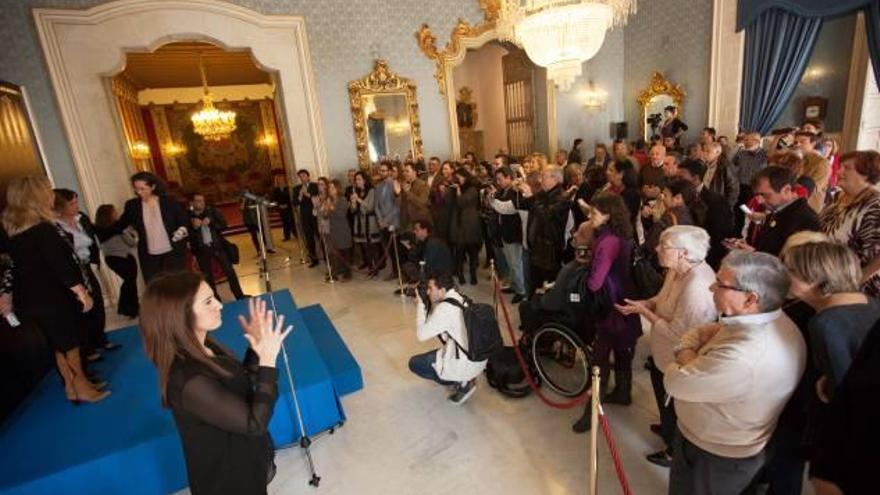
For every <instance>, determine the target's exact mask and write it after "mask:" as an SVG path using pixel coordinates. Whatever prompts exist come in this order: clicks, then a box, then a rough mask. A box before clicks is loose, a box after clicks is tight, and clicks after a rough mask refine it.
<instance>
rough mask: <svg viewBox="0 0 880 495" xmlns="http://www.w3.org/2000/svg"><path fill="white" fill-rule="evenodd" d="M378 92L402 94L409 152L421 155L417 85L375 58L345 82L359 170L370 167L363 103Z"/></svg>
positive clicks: (415, 155)
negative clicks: (357, 76) (360, 75)
mask: <svg viewBox="0 0 880 495" xmlns="http://www.w3.org/2000/svg"><path fill="white" fill-rule="evenodd" d="M378 95H389V96H393V95H401V96H403V97H404V98H405V99H406V109H407V115H408V119H409V132H410V140H411V151H412V156H413V159H414V160H418V159H420V158H422V157H423V155H424V151H423V149H422V133H421V125H420V123H419V103H418V101H417V99H416V85H415V83H414V82H413V81H412V80H411V79H407V78H405V77H401V76H399V75H397V74H395V73H394V72H392V71H391V69H389V68H388V63H387V62H386V61H385V60H381V59H379V60H376V61H375V64H374V67H373V71H372V72H370V73H369V74H367V75H366V76H364V77H363V78H361V79H358V80H356V81H351V82H350V83H348V96H349V100H350V103H351V118H352V123H353V125H354V136H355V145H356V147H357V155H358V165H359V166H360V168H361V169H368V168H369V167H370V163H371V160H370V155H369V137H368V128H367V115H366V113H365V109H366V108H365V102H366V100H367V98H375V97H376V96H378Z"/></svg>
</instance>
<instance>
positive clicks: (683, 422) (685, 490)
mask: <svg viewBox="0 0 880 495" xmlns="http://www.w3.org/2000/svg"><path fill="white" fill-rule="evenodd" d="M789 283H790V282H789V278H788V272H787V271H786V270H785V267H784V266H783V265H782V263H781V262H780V261H779V260H778V259H777V258H776V257H774V256H771V255H769V254H766V253H746V252H733V253H731V254H729V255H728V256H727V257H726V258H724V261H723V262H722V264H721V269H720V270H719V271H718V275H717V277H716V281H715V283H714V284H713V285H712V287H711V289H712V292H713V298H714V301H715V307H716V309H717V310H718V313H719V314H720V315H722V317H721V318H720V322H719V323H713V324H710V325H705V326H700V327H697V328H694V329H692V330H690V331H688V332H687V333H686V334H685V335H684V336H683V337H682V339H681V342H680V344H679V345H678V346H677V347H676V352H675V362H674V363H671V364H669V366H668V367H667V368H666V371H665V373H664V384H665V386H666V390H667V392H668V393H669V395H670V396H672V397H674V398H675V409H676V412H677V414H678V430H679V435H677V437H676V441H675V444H674V446H673V461H672V472H671V473H670V477H669V493H670V494H674V495H689V494H695V495H696V494H699V495H702V494H713V495H723V494H731V495H732V494H739V493H742V492H743V490H744V489H745V488H746V487H748V486H749V484H750V483H751V482H752V480H753V479H754V477H755V475H756V474H757V473H758V471H759V470H760V469H761V467H762V466H763V464H764V457H765V448H766V446H767V442H768V440H769V439H770V436H771V435H772V433H773V430H774V429H775V427H776V421H777V419H778V418H779V414H780V413H781V412H782V408H783V407H784V406H785V403H786V402H787V401H788V399H789V397H791V394H792V393H793V392H794V389H795V387H796V386H797V384H798V381H799V380H800V378H801V375H802V374H803V372H804V365H805V361H806V345H805V344H804V341H803V338H802V337H801V334H800V332H799V331H798V329H797V327H796V326H795V324H794V323H793V322H792V321H791V320H790V319H789V318H788V317H787V316H785V314H783V313H782V311H781V310H780V307H781V306H782V303H783V301H784V300H785V296H786V294H787V293H788V286H789Z"/></svg>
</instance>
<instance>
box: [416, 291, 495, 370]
mask: <svg viewBox="0 0 880 495" xmlns="http://www.w3.org/2000/svg"><path fill="white" fill-rule="evenodd" d="M446 297H447V298H449V299H455V300H456V301H459V302H463V301H464V298H463V297H462V296H461V294H459V293H458V292H457V291H456V290H455V289H450V290H449V291H447V292H446ZM425 313H426V311H425V305H424V304H422V301H421V299H419V304H418V308H417V309H416V338H418V339H419V341H420V342H424V341H426V340H430V339H433V338H436V337H438V336H439V337H443V339H444V340H446V344H444V345H443V347H441V348H440V349H438V350H437V357H436V358H435V361H434V370H435V371H436V372H437V376H439V377H440V379H441V380H446V381H450V382H468V381H470V380H472V379H474V378H476V377H477V376H479V375H480V373H482V372H483V370H484V369H485V368H486V361H470V360H468V358H467V355H465V354H464V353H463V352H461V350H459V349H458V348H457V347H456V345H455V343H456V342H458V343H459V345H461V346H462V347H464V348H465V349H467V348H468V341H467V330H466V329H465V326H464V315H463V314H462V311H461V309H459V308H457V307H456V306H453V305H452V304H450V303H437V304H435V305H434V307H433V309H432V310H431V314H427V315H426V314H425ZM453 339H455V340H453Z"/></svg>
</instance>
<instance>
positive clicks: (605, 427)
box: [599, 408, 632, 495]
mask: <svg viewBox="0 0 880 495" xmlns="http://www.w3.org/2000/svg"><path fill="white" fill-rule="evenodd" d="M599 424H600V425H602V434H603V435H604V436H605V441H606V442H607V443H608V452H610V453H611V460H612V461H614V471H616V472H617V480H618V481H620V488H621V489H622V490H623V494H624V495H632V489H631V488H630V487H629V480H627V479H626V472H625V471H624V470H623V462H621V460H620V453H619V452H618V451H617V444H615V443H614V437H612V436H611V426H610V425H609V424H608V417H607V416H605V412H604V411H602V409H601V408H599Z"/></svg>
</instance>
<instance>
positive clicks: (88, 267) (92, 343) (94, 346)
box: [54, 189, 119, 361]
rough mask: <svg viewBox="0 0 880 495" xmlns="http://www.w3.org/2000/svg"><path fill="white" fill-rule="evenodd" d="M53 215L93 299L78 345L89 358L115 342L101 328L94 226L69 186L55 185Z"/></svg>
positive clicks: (103, 321)
mask: <svg viewBox="0 0 880 495" xmlns="http://www.w3.org/2000/svg"><path fill="white" fill-rule="evenodd" d="M54 209H55V215H56V217H57V220H56V222H57V224H58V226H59V227H60V228H61V230H63V231H64V233H65V234H66V235H67V240H68V241H69V242H70V243H71V245H72V246H73V251H74V252H75V253H76V257H77V259H78V260H79V263H80V266H82V270H83V273H84V274H85V275H86V277H87V279H88V284H87V285H88V287H89V294H90V295H91V296H92V299H93V300H94V303H95V304H94V306H93V307H92V309H91V311H89V312H88V313H86V315H85V316H86V318H85V320H84V321H83V328H82V334H81V344H82V349H80V350H81V351H82V352H83V354H85V356H86V358H87V359H88V360H89V361H94V360H96V359H98V358H99V357H100V354H98V352H99V351H103V350H113V349H116V348H118V347H119V346H118V345H116V344H112V343H111V342H110V341H109V340H107V334H106V333H104V329H105V327H106V326H107V315H106V314H105V313H104V295H103V294H102V292H101V285H100V284H99V283H98V277H97V276H96V275H95V269H94V268H93V266H98V267H99V266H101V250H100V248H99V244H98V238H97V236H96V235H95V227H94V225H92V222H91V220H89V217H88V216H87V215H86V214H85V213H82V212H81V211H80V210H79V196H78V195H77V194H76V193H75V192H73V191H71V190H70V189H55V204H54Z"/></svg>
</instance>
